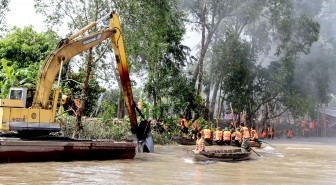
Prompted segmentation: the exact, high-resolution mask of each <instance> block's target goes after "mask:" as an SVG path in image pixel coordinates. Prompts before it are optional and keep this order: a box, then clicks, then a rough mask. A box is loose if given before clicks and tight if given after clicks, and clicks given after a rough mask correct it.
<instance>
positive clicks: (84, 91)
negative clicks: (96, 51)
mask: <svg viewBox="0 0 336 185" xmlns="http://www.w3.org/2000/svg"><path fill="white" fill-rule="evenodd" d="M91 65H92V48H90V49H89V51H88V62H87V65H86V70H85V78H84V82H83V89H82V93H81V96H80V105H79V107H78V109H77V110H76V125H75V130H74V132H73V134H72V137H73V138H78V134H79V131H80V130H81V129H82V116H83V112H84V109H85V103H86V99H87V97H86V94H87V90H88V87H89V78H90V74H91V71H92V68H91V67H92V66H91Z"/></svg>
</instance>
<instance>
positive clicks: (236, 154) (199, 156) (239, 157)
mask: <svg viewBox="0 0 336 185" xmlns="http://www.w3.org/2000/svg"><path fill="white" fill-rule="evenodd" d="M193 153H194V158H195V160H197V161H208V160H211V161H222V162H230V161H243V160H249V159H250V155H251V152H246V153H245V152H242V151H241V149H225V150H209V151H200V152H199V151H195V150H193Z"/></svg>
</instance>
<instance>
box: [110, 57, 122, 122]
mask: <svg viewBox="0 0 336 185" xmlns="http://www.w3.org/2000/svg"><path fill="white" fill-rule="evenodd" d="M111 65H112V68H113V72H114V76H115V78H116V80H117V82H118V83H117V84H118V87H119V98H118V108H117V118H119V119H122V118H124V117H125V99H124V93H123V90H122V85H121V82H120V78H119V73H118V70H117V68H116V66H115V63H114V61H112V63H111Z"/></svg>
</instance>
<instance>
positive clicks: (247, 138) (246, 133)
mask: <svg viewBox="0 0 336 185" xmlns="http://www.w3.org/2000/svg"><path fill="white" fill-rule="evenodd" d="M240 132H241V133H242V138H243V139H242V140H243V141H242V144H241V150H242V152H248V151H249V148H250V147H249V144H248V142H249V141H250V132H249V130H248V128H247V127H245V124H244V123H240Z"/></svg>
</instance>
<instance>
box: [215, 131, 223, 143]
mask: <svg viewBox="0 0 336 185" xmlns="http://www.w3.org/2000/svg"><path fill="white" fill-rule="evenodd" d="M222 140H223V131H220V130H217V131H216V141H222Z"/></svg>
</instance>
